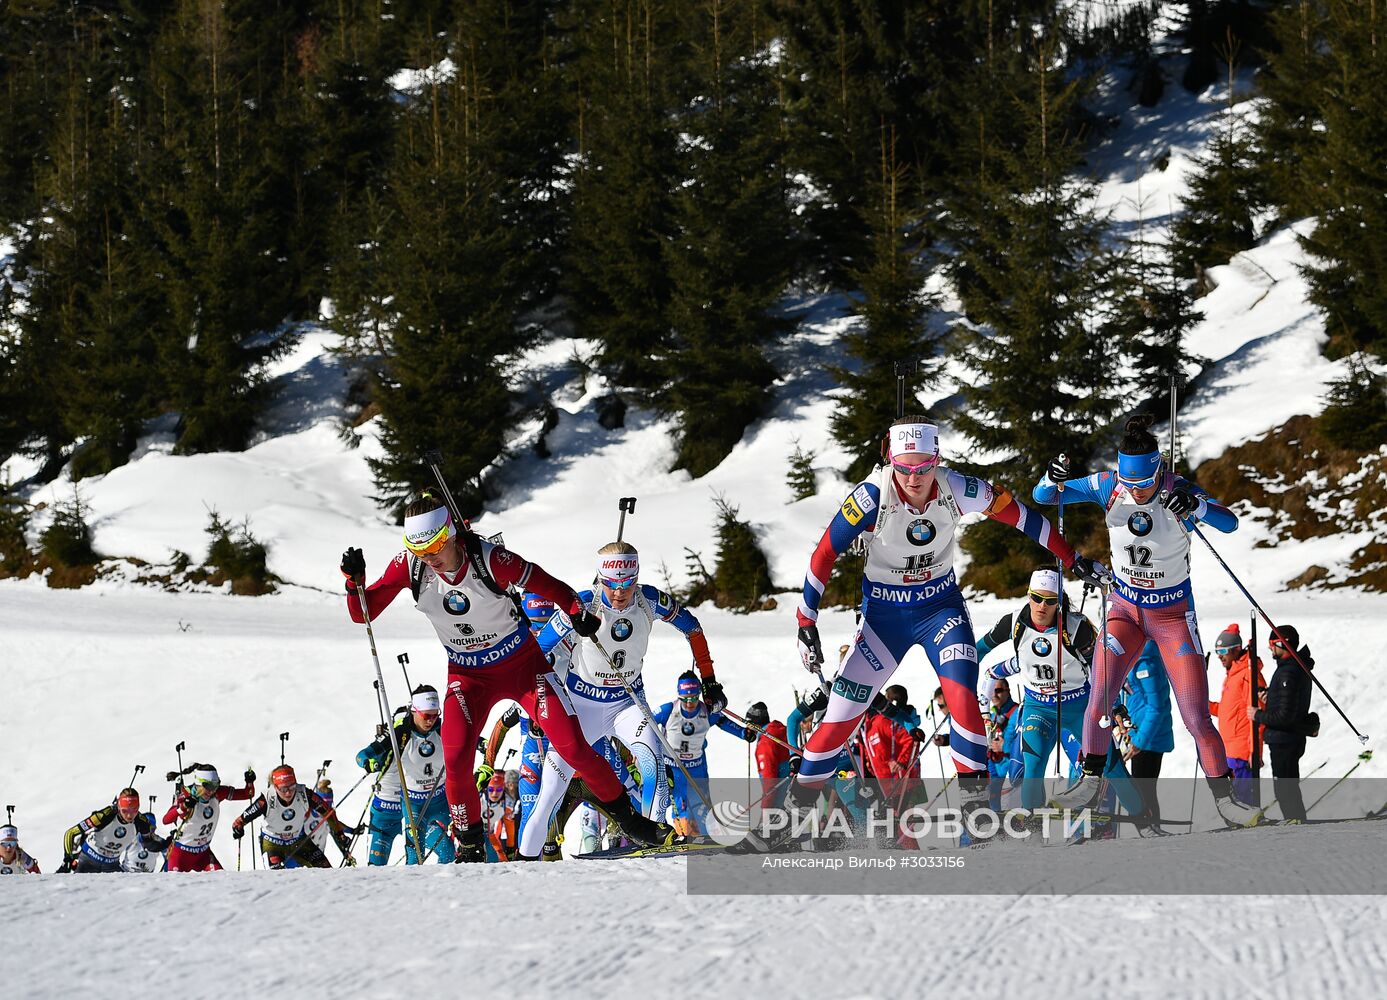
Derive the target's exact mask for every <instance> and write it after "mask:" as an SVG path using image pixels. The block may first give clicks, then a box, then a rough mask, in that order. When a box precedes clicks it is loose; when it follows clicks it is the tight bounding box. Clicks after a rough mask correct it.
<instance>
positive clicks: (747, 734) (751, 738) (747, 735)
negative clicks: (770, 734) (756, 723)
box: [742, 726, 760, 743]
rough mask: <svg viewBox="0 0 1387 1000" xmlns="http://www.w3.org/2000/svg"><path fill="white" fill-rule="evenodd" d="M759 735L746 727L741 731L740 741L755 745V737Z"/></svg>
mask: <svg viewBox="0 0 1387 1000" xmlns="http://www.w3.org/2000/svg"><path fill="white" fill-rule="evenodd" d="M759 735H760V734H759V733H758V732H756V730H754V729H752V728H751V727H750V726H747V727H746V728H745V729H744V730H743V731H742V739H744V740H746V741H747V742H748V743H755V742H756V737H757V736H759Z"/></svg>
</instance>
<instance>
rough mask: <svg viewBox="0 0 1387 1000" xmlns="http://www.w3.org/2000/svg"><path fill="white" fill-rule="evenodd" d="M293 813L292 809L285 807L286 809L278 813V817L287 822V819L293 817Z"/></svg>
mask: <svg viewBox="0 0 1387 1000" xmlns="http://www.w3.org/2000/svg"><path fill="white" fill-rule="evenodd" d="M294 815H295V814H294V810H292V809H286V810H284V811H283V812H282V813H280V814H279V818H280V819H282V820H284V821H285V822H286V823H287V822H288V821H289V820H291V819H293V818H294Z"/></svg>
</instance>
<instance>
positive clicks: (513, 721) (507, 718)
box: [501, 705, 520, 729]
mask: <svg viewBox="0 0 1387 1000" xmlns="http://www.w3.org/2000/svg"><path fill="white" fill-rule="evenodd" d="M519 722H520V709H518V708H516V707H515V706H514V705H512V706H511V707H510V708H508V709H506V711H505V714H504V715H502V716H501V725H503V726H505V727H506V728H507V729H514V728H515V727H516V725H517V724H518V723H519Z"/></svg>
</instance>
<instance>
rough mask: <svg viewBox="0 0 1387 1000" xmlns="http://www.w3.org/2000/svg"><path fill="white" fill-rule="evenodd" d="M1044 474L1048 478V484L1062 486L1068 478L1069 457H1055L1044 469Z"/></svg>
mask: <svg viewBox="0 0 1387 1000" xmlns="http://www.w3.org/2000/svg"><path fill="white" fill-rule="evenodd" d="M1045 474H1046V475H1047V476H1049V477H1050V482H1052V483H1054V484H1055V485H1056V486H1063V485H1064V483H1065V480H1067V479H1068V478H1069V456H1068V455H1056V456H1055V457H1054V458H1052V459H1051V460H1050V464H1049V465H1047V466H1046V467H1045Z"/></svg>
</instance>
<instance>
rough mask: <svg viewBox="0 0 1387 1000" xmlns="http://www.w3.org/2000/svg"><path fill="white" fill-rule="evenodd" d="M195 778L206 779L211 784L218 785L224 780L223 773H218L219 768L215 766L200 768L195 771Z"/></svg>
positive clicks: (198, 779)
mask: <svg viewBox="0 0 1387 1000" xmlns="http://www.w3.org/2000/svg"><path fill="white" fill-rule="evenodd" d="M193 779H194V780H195V781H205V782H208V783H210V784H217V785H219V784H221V780H222V779H221V775H219V774H218V773H217V769H216V768H215V767H200V768H198V769H197V770H196V771H194V772H193Z"/></svg>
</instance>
